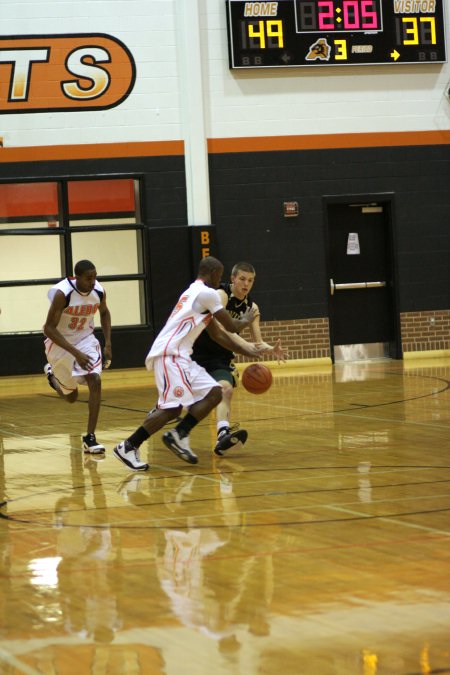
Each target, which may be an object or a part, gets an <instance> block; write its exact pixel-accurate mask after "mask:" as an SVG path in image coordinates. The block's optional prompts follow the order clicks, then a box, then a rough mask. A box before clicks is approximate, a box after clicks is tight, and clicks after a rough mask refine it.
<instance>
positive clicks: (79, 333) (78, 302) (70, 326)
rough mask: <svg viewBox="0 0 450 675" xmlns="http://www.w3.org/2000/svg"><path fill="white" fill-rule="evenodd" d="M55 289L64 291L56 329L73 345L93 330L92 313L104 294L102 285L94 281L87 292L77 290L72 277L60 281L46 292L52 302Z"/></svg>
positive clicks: (93, 313) (96, 308)
mask: <svg viewBox="0 0 450 675" xmlns="http://www.w3.org/2000/svg"><path fill="white" fill-rule="evenodd" d="M56 291H61V292H62V293H64V295H65V298H66V307H65V309H64V310H63V313H62V314H61V319H60V320H59V323H58V326H57V328H58V330H59V332H60V333H61V335H63V336H64V337H65V338H66V340H67V341H68V342H70V344H72V345H74V344H77V343H78V342H80V340H83V338H85V337H86V336H87V335H90V334H91V333H92V332H93V331H94V315H95V313H96V311H97V310H98V308H99V305H100V302H101V301H102V298H103V296H104V294H105V291H104V289H103V287H102V286H101V285H100V284H99V283H98V281H96V282H95V286H94V289H93V290H92V291H91V292H90V293H89V294H88V295H86V294H82V293H80V291H78V289H77V287H76V283H75V279H74V278H67V279H63V280H62V281H60V282H59V283H58V284H56V286H52V288H51V289H50V290H49V292H48V299H49V300H50V302H53V298H54V297H55V294H56Z"/></svg>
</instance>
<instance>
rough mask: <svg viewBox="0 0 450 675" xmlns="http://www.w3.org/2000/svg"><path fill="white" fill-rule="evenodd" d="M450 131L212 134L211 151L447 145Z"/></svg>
mask: <svg viewBox="0 0 450 675" xmlns="http://www.w3.org/2000/svg"><path fill="white" fill-rule="evenodd" d="M447 144H450V131H399V132H395V131H394V132H380V133H369V134H313V135H311V136H261V137H253V138H252V137H250V138H210V139H208V152H210V153H216V154H219V153H225V152H273V151H276V150H324V149H325V150H326V149H333V148H372V147H384V146H398V145H447Z"/></svg>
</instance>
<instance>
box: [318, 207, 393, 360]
mask: <svg viewBox="0 0 450 675" xmlns="http://www.w3.org/2000/svg"><path fill="white" fill-rule="evenodd" d="M390 214H391V204H390V203H389V202H384V203H383V202H380V203H378V202H377V203H373V202H371V203H370V204H367V203H365V204H362V203H359V204H358V203H356V204H355V203H334V204H333V203H328V204H327V216H328V266H329V293H330V335H331V345H332V352H333V357H334V361H357V360H365V359H370V358H383V357H391V358H398V356H399V354H398V351H399V340H398V338H399V335H398V333H399V331H398V326H397V324H398V321H397V319H396V314H397V312H396V302H395V284H394V278H393V277H394V275H393V268H394V264H393V263H394V261H393V254H392V251H393V241H392V223H391V216H390Z"/></svg>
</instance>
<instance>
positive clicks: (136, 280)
mask: <svg viewBox="0 0 450 675" xmlns="http://www.w3.org/2000/svg"><path fill="white" fill-rule="evenodd" d="M120 180H122V181H123V180H125V181H133V183H132V193H133V202H134V213H133V212H132V211H130V212H129V213H128V214H127V218H128V219H133V218H134V222H129V223H126V222H123V214H120V215H118V214H117V213H116V214H114V213H113V214H110V215H108V213H107V211H99V212H98V213H97V212H95V213H88V214H84V213H82V212H81V217H80V219H82V220H89V219H90V220H93V219H94V218H95V217H96V216H97V217H98V216H100V218H99V221H101V220H102V219H105V220H107V223H106V224H101V222H97V223H95V224H82V225H76V224H74V222H76V220H77V218H76V217H75V218H74V217H73V216H74V214H73V213H71V212H70V208H69V189H70V185H71V184H74V183H81V182H85V183H88V182H89V183H90V184H91V187H92V183H95V182H98V181H108V182H112V181H120ZM142 182H143V177H142V175H139V174H126V173H120V174H119V173H118V174H110V173H109V174H95V175H86V174H84V175H76V176H73V175H65V176H58V177H45V178H40V177H39V178H37V177H33V178H20V179H17V178H16V179H5V180H1V181H0V186H2V185H24V184H29V185H42V184H48V183H54V184H55V185H56V187H57V212H56V213H51V214H39V215H36V222H39V223H42V225H40V226H37V227H36V226H30V227H27V226H25V227H20V226H18V223H19V222H20V221H21V220H22V221H25V222H27V221H29V222H30V223H32V222H33V217H30V218H28V216H26V217H24V218H19V217H17V216H14V217H12V218H8V217H2V218H0V247H1V242H2V237H11V236H12V237H19V238H21V237H30V236H31V237H36V236H39V237H42V236H49V237H59V238H62V241H60V244H59V252H60V270H61V273H60V274H59V275H57V276H48V277H44V276H38V275H36V277H35V278H33V279H29V278H28V279H25V278H23V275H22V278H20V277H19V278H17V279H12V278H8V279H5V278H3V279H2V277H1V271H0V291H1V290H2V289H7V288H21V287H37V286H41V287H42V295H43V297H46V293H47V290H48V288H49V287H50V286H52V285H54V284H56V283H58V281H60V280H61V278H64V277H66V276H72V275H73V267H74V264H75V263H76V262H77V260H74V259H73V237H74V236H76V235H77V234H80V233H81V234H82V233H91V234H92V233H105V234H106V233H108V232H130V231H134V232H135V233H136V263H137V271H136V272H134V273H124V274H122V273H120V274H102V269H101V266H100V265H99V266H98V267H97V273H98V277H99V281H100V282H101V283H102V284H105V285H106V286H107V284H108V283H115V284H118V283H119V284H120V283H121V282H123V287H124V288H125V289H126V288H130V287H131V288H133V287H134V284H136V285H137V293H138V298H137V299H136V298H135V303H134V304H135V305H136V315H137V316H138V317H139V322H130V323H120V321H119V322H118V323H117V313H116V321H114V319H113V322H114V323H116V325H118V326H119V327H120V328H134V329H141V328H148V327H149V326H150V316H149V311H148V308H149V302H148V298H147V295H148V292H149V284H148V276H149V270H148V264H147V256H146V255H145V253H144V251H145V250H146V247H147V233H146V228H145V225H144V214H143V209H142V200H141V193H142ZM19 210H20V209H19ZM124 213H125V212H124ZM121 220H122V222H120V221H121ZM114 221H117V222H114ZM5 223H7V225H9V224H10V225H11V226H10V227H4V224H5ZM43 223H45V225H43ZM17 243H18V246H17V247H14V248H15V250H17V254H18V255H20V239H18V240H17ZM84 257H89V259H93V262H94V264H95V265H97V262H96V260H95V253H94V255H92V257H91V256H84ZM44 269H45V264H44V265H43V271H44ZM53 271H54V270H53ZM127 282H128V286H127ZM108 297H109V296H108ZM44 320H45V315H44V316H43V317H42V323H43V322H44ZM10 328H11V327H8V330H2V329H1V328H0V335H11V334H16V333H17V334H36V333H40V332H42V331H41V330H40V329H39V328H36V327H34V328H31V329H24V328H22V329H21V330H14V327H12V329H10Z"/></svg>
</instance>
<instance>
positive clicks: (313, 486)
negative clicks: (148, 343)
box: [0, 359, 450, 675]
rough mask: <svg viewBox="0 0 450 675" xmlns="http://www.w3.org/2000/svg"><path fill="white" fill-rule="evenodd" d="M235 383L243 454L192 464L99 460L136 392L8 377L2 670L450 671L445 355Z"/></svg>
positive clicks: (128, 673)
mask: <svg viewBox="0 0 450 675" xmlns="http://www.w3.org/2000/svg"><path fill="white" fill-rule="evenodd" d="M274 375H275V377H274V383H273V386H272V388H271V389H270V390H269V392H267V393H266V394H264V395H261V396H254V395H251V394H248V393H247V392H245V391H244V390H243V389H242V388H239V390H238V391H237V392H236V394H235V399H234V404H233V421H236V422H237V421H239V422H240V423H241V426H242V427H244V428H246V429H247V430H248V432H249V440H248V442H247V444H246V445H245V446H244V447H243V448H241V449H240V450H232V451H229V454H228V455H227V456H226V457H225V458H223V459H221V458H218V457H216V456H214V454H213V453H212V451H211V448H212V446H213V444H214V437H215V426H214V418H213V417H211V418H209V419H208V420H205V421H204V422H203V423H202V424H201V425H200V426H199V427H197V428H196V429H195V430H194V432H193V435H192V446H193V448H194V449H197V450H198V451H199V453H198V454H199V456H200V461H199V464H198V465H196V466H190V465H187V464H185V463H183V462H181V461H180V460H178V459H177V458H176V457H175V456H174V455H173V454H172V453H170V452H169V451H168V450H166V449H165V448H164V446H163V445H162V443H161V440H160V434H159V435H158V436H157V437H155V438H154V439H150V440H149V441H148V442H147V443H146V444H145V445H144V446H143V453H142V454H143V456H144V457H147V456H148V459H149V461H150V464H151V470H150V471H149V472H147V473H145V474H136V473H130V472H128V471H127V470H126V468H125V467H124V466H123V465H122V464H121V463H119V462H118V461H117V460H116V459H115V458H114V457H113V455H112V454H111V449H112V447H113V446H114V445H115V444H116V443H117V442H118V441H120V440H122V439H123V438H125V437H126V436H127V435H129V433H130V432H131V431H133V430H134V429H135V428H136V426H138V425H139V424H140V423H141V421H142V419H143V418H144V416H145V413H146V411H147V410H148V409H149V408H150V407H152V406H153V404H154V402H155V390H154V387H153V386H152V385H151V383H150V384H149V383H148V382H147V377H148V375H147V374H146V373H145V371H144V370H143V369H142V371H141V370H139V371H124V372H122V373H120V372H119V373H117V372H116V373H114V372H113V371H111V373H109V372H106V373H105V374H104V378H103V381H104V390H103V403H102V410H101V416H100V422H99V425H98V430H97V437H98V439H99V440H100V441H102V442H103V443H105V445H106V446H107V449H108V451H107V454H106V458H105V459H104V460H103V461H96V460H94V459H93V458H92V457H89V456H83V451H82V449H81V434H82V433H84V431H85V423H86V418H87V405H86V399H87V397H86V390H85V389H83V390H82V395H81V397H80V399H81V400H80V401H79V402H77V403H76V404H75V405H72V406H70V405H68V404H65V403H64V402H63V401H60V400H59V399H57V397H56V395H55V394H54V392H52V391H51V390H50V388H48V386H47V383H46V380H45V378H44V376H42V377H37V378H36V377H35V378H15V379H12V378H8V379H7V380H6V379H4V380H3V381H2V380H0V411H1V418H0V443H1V446H0V447H1V454H0V492H1V494H0V498H1V499H0V501H1V502H2V505H1V508H0V515H1V518H0V584H1V586H0V591H1V592H0V626H1V628H0V673H1V675H23V674H25V675H37V674H39V675H41V674H45V675H85V674H92V675H162V674H165V675H179V674H182V675H184V673H186V674H188V675H222V674H223V675H254V674H256V673H258V674H260V673H263V674H267V675H277V674H278V673H280V674H281V673H283V675H416V674H426V675H432V674H433V673H434V674H437V673H440V674H441V673H450V489H449V488H450V433H449V432H450V391H449V382H450V359H428V360H426V361H425V360H424V361H417V362H412V361H411V362H402V361H374V362H370V363H356V364H346V365H338V366H334V367H332V366H322V367H316V368H298V369H293V368H289V367H288V366H287V365H285V366H280V367H277V368H275V369H274Z"/></svg>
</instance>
